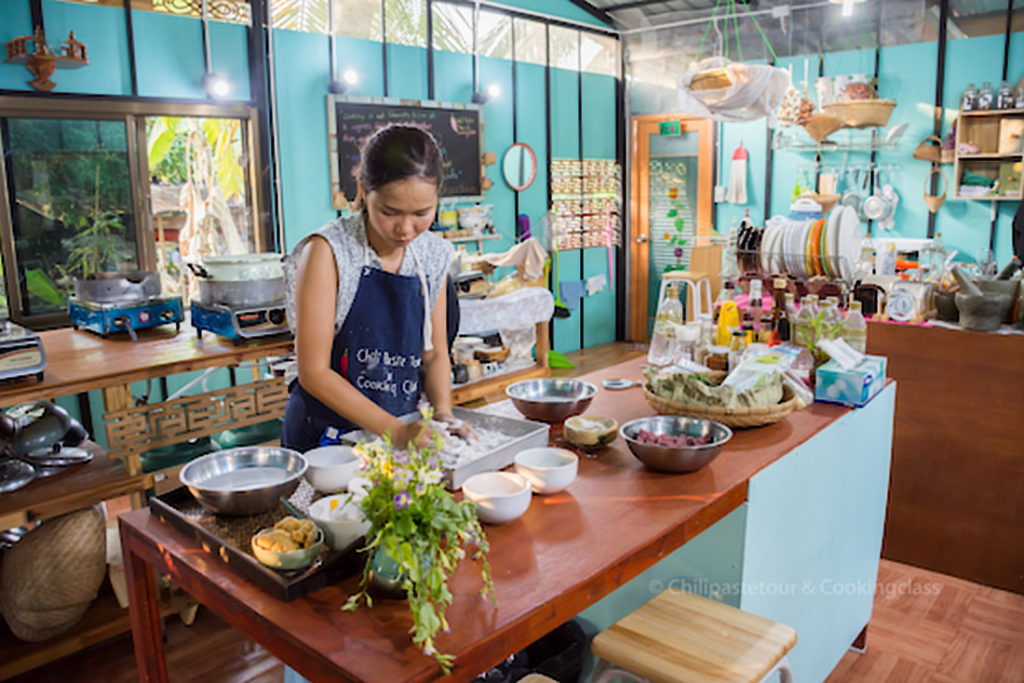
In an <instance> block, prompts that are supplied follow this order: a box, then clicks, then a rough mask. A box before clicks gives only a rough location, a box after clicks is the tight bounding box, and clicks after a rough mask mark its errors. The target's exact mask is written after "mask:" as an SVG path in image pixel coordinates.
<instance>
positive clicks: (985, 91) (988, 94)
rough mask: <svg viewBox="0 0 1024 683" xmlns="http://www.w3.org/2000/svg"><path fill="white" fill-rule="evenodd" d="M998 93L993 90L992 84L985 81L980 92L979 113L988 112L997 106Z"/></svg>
mask: <svg viewBox="0 0 1024 683" xmlns="http://www.w3.org/2000/svg"><path fill="white" fill-rule="evenodd" d="M995 100H996V91H995V90H993V89H992V84H991V83H989V82H988V81H985V82H984V83H982V84H981V90H979V91H978V111H988V110H989V109H991V108H992V105H993V104H995Z"/></svg>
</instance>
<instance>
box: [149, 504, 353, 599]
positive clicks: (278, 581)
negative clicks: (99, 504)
mask: <svg viewBox="0 0 1024 683" xmlns="http://www.w3.org/2000/svg"><path fill="white" fill-rule="evenodd" d="M149 509H150V510H151V511H152V513H153V514H154V515H155V516H156V517H157V518H158V519H160V520H162V521H164V522H167V523H168V524H170V525H171V526H172V527H174V528H175V529H177V530H178V531H180V532H182V533H184V534H185V535H186V536H188V537H189V538H191V539H194V540H196V541H198V542H199V543H201V544H202V545H203V547H204V548H205V549H206V550H207V552H209V553H210V555H211V556H212V557H215V558H218V559H220V560H221V561H222V562H225V563H226V564H227V565H228V566H229V567H231V568H232V569H233V570H235V571H237V572H238V573H239V574H241V575H243V576H244V577H245V578H247V579H249V580H250V581H252V582H253V583H255V584H256V585H257V586H259V587H260V588H262V589H263V590H265V591H267V592H268V593H270V594H271V595H273V596H274V597H276V598H279V599H281V600H286V601H287V600H295V599H296V598H301V597H302V596H304V595H307V594H309V593H312V592H313V591H317V590H320V589H321V588H324V587H326V586H329V585H331V584H333V583H337V582H338V581H340V580H341V579H344V578H347V577H350V576H355V575H357V574H359V573H360V572H361V571H362V569H363V563H364V560H365V557H364V556H362V555H359V554H358V553H356V552H354V550H355V548H356V547H357V546H358V545H359V543H358V542H357V543H354V544H353V545H352V546H351V547H349V548H348V549H347V550H346V551H345V552H341V551H335V550H331V549H330V548H328V547H327V546H326V545H325V546H324V549H323V551H322V552H321V553H320V557H319V558H317V559H316V561H314V562H313V564H312V565H310V566H309V567H307V568H306V569H297V570H294V571H277V570H275V569H271V568H270V567H267V566H265V565H264V564H262V563H261V562H260V561H259V560H257V559H256V557H255V556H254V555H253V554H252V550H251V549H250V547H249V540H250V539H251V538H252V535H253V534H254V533H256V532H257V531H259V530H260V529H263V528H266V527H271V526H274V524H275V523H276V522H278V521H279V520H280V519H281V518H282V517H284V516H286V515H288V514H290V513H289V512H288V511H287V510H285V509H284V507H283V506H282V505H281V504H280V503H278V504H277V505H276V506H275V507H274V508H272V509H270V510H267V511H266V512H261V513H260V514H257V515H249V516H247V517H227V516H223V515H215V514H213V513H212V512H210V511H209V510H207V509H206V508H204V507H203V506H202V505H200V504H199V502H198V501H197V500H196V499H195V498H194V497H193V496H192V494H191V493H189V491H188V489H187V488H185V487H184V486H182V487H180V488H176V489H174V490H173V491H169V492H167V493H165V494H163V495H159V496H154V497H153V498H150V500H149ZM361 540H362V539H360V541H361Z"/></svg>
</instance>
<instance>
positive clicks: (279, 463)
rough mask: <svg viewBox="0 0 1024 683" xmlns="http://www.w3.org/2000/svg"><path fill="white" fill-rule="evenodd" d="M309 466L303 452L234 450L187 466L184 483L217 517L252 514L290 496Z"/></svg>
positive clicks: (206, 456) (249, 447) (183, 476)
mask: <svg viewBox="0 0 1024 683" xmlns="http://www.w3.org/2000/svg"><path fill="white" fill-rule="evenodd" d="M307 467H308V463H307V462H306V458H304V457H303V456H302V454H301V453H299V452H297V451H293V450H290V449H287V448H269V447H266V446H248V447H245V448H231V449H229V450H226V451H217V452H216V453H210V454H209V455H204V456H202V457H201V458H196V459H195V460H193V461H192V462H190V463H189V464H187V465H185V467H184V468H182V470H181V483H182V484H184V485H185V486H187V487H188V490H189V491H190V492H191V493H192V495H193V496H195V497H196V500H198V501H199V502H200V503H202V504H203V505H205V506H206V507H208V508H209V509H211V510H213V511H214V512H216V513H217V514H221V515H236V516H239V515H253V514H256V513H257V512H263V511H264V510H269V509H270V508H272V507H274V505H276V504H277V499H278V498H279V497H281V496H285V497H287V496H290V495H291V494H292V492H294V491H295V488H296V487H297V486H298V485H299V480H300V479H301V478H302V475H303V474H305V473H306V468H307Z"/></svg>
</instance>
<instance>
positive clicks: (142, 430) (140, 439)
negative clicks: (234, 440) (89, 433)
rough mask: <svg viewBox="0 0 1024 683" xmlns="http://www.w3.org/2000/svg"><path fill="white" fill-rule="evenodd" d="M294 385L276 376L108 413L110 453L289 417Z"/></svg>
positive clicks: (139, 449) (138, 450)
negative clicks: (290, 391) (287, 407)
mask: <svg viewBox="0 0 1024 683" xmlns="http://www.w3.org/2000/svg"><path fill="white" fill-rule="evenodd" d="M287 403H288V387H287V385H286V384H285V381H284V378H274V379H269V380H263V381H259V382H253V383H252V384H243V385H240V386H237V387H229V388H227V389H220V390H217V391H208V392H206V393H202V394H195V395H193V396H186V397H184V398H179V399H176V400H174V401H165V402H163V403H154V404H152V405H144V406H138V407H134V408H128V409H125V410H114V411H111V412H108V413H106V414H105V415H104V416H103V420H104V422H105V423H106V430H107V443H108V444H109V446H108V454H109V455H110V456H112V457H125V456H127V455H129V454H132V453H141V452H143V451H148V450H151V449H154V448H160V447H161V446H170V445H172V444H177V443H182V442H185V441H188V440H189V439H197V438H199V437H203V436H211V435H213V434H217V433H220V432H223V431H225V430H228V429H236V428H238V427H245V426H248V425H252V424H257V423H259V422H266V421H267V420H273V419H275V418H280V417H283V416H284V408H285V405H286V404H287Z"/></svg>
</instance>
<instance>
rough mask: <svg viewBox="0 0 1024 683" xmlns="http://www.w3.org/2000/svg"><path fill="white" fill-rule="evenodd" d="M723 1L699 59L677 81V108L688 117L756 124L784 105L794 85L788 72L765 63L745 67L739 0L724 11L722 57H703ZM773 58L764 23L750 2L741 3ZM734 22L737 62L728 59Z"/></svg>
mask: <svg viewBox="0 0 1024 683" xmlns="http://www.w3.org/2000/svg"><path fill="white" fill-rule="evenodd" d="M721 4H722V0H718V2H716V3H715V8H714V11H713V12H712V15H711V19H710V20H709V21H708V26H707V29H705V30H704V36H703V37H702V38H701V41H700V46H699V47H698V48H697V57H696V59H695V60H694V61H693V62H691V63H690V66H689V67H688V68H687V69H686V71H685V72H683V75H682V77H681V78H680V79H679V93H678V99H679V106H680V108H681V109H682V111H683V112H684V113H687V114H690V115H692V116H697V117H700V118H707V119H714V120H716V121H732V122H736V121H753V120H755V119H760V118H763V117H765V116H773V112H774V111H775V109H776V108H777V107H778V106H779V104H780V103H781V102H782V99H783V97H784V96H785V94H786V91H787V89H788V88H789V87H790V77H789V72H788V71H786V70H785V69H780V68H778V67H774V66H768V65H764V64H744V63H743V48H742V47H741V45H740V33H739V12H738V11H737V9H736V0H728V3H727V4H728V7H727V9H726V10H725V13H724V17H725V24H726V29H727V30H726V31H725V32H724V33H725V46H724V53H725V54H724V55H723V56H718V57H708V58H705V59H701V58H700V55H701V51H702V50H703V48H704V41H705V39H706V38H707V36H708V31H710V29H711V26H712V25H713V24H714V23H715V22H716V21H717V20H718V18H719V17H718V9H719V7H720V6H721ZM741 4H742V6H743V8H744V9H745V10H746V12H747V14H748V15H749V17H750V19H751V21H753V22H754V26H756V27H757V31H758V33H760V35H761V39H762V40H763V41H764V44H765V45H766V46H767V47H768V51H769V52H770V53H771V55H772V57H775V56H776V55H775V51H774V50H773V49H772V46H771V43H769V42H768V38H767V37H766V36H765V34H764V31H763V30H762V29H761V25H760V24H758V23H757V19H756V18H755V17H754V15H753V14H752V13H751V12H750V8H749V7H747V5H746V3H741ZM730 20H732V22H733V29H734V31H735V34H736V52H737V57H738V61H731V60H730V59H729V31H728V24H729V21H730Z"/></svg>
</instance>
